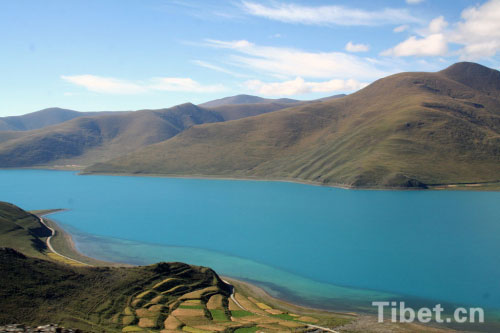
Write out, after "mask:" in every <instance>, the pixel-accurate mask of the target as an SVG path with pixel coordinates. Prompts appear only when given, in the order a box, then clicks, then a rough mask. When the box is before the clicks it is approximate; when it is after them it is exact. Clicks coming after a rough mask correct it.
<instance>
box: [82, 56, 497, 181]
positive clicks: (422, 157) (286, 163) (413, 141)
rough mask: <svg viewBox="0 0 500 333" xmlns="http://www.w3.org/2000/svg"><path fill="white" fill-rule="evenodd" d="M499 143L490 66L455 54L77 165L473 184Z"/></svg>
mask: <svg viewBox="0 0 500 333" xmlns="http://www.w3.org/2000/svg"><path fill="white" fill-rule="evenodd" d="M499 147H500V72H498V71H496V70H492V69H489V68H487V67H484V66H481V65H478V64H473V63H458V64H455V65H453V66H451V67H450V68H448V69H446V70H443V71H441V72H437V73H401V74H396V75H392V76H389V77H387V78H384V79H381V80H378V81H376V82H374V83H373V84H371V85H370V86H368V87H366V88H364V89H362V90H360V91H359V92H357V93H354V94H352V95H349V96H346V97H343V98H338V99H331V100H326V101H323V102H316V103H308V104H302V105H298V106H292V107H290V108H285V109H282V110H279V111H275V112H271V113H267V114H264V115H260V116H255V117H250V118H244V119H239V120H234V121H229V122H223V123H215V124H204V125H200V126H194V127H192V128H189V129H187V130H186V131H184V132H182V133H181V134H179V135H177V136H175V137H173V138H171V139H169V140H166V141H164V142H160V143H157V144H153V145H150V146H148V147H145V148H142V149H140V150H138V151H136V152H134V153H131V154H128V155H124V156H120V157H117V158H115V159H112V160H110V161H108V162H105V163H98V164H95V165H94V166H91V167H89V168H87V169H86V170H85V171H86V172H89V173H92V172H95V173H139V174H164V175H174V176H175V175H189V176H211V177H241V178H263V179H292V180H299V181H307V182H314V183H320V184H331V185H341V186H346V187H375V188H377V187H390V188H426V187H429V186H438V185H441V184H465V183H468V184H474V183H479V185H481V183H485V184H486V183H495V182H499V181H500V149H499ZM468 188H469V189H474V188H476V189H477V188H481V186H479V187H468Z"/></svg>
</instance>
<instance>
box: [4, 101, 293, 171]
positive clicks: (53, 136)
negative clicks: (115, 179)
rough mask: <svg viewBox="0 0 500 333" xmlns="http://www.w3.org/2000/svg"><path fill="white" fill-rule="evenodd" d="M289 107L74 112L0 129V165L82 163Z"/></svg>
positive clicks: (262, 104)
mask: <svg viewBox="0 0 500 333" xmlns="http://www.w3.org/2000/svg"><path fill="white" fill-rule="evenodd" d="M287 106H289V104H287V103H281V104H280V103H259V104H242V105H239V104H236V105H224V106H221V107H218V108H213V109H208V108H201V107H198V106H195V105H193V104H190V103H186V104H182V105H178V106H175V107H172V108H169V109H161V110H142V111H136V112H116V113H110V114H105V115H100V114H97V115H94V116H85V117H83V116H81V115H80V113H78V112H76V113H77V114H79V116H78V117H77V118H76V119H72V120H69V121H66V122H64V123H61V124H57V125H53V126H49V127H44V128H41V129H38V130H32V131H1V130H0V167H30V166H53V165H59V166H64V165H84V166H86V165H90V164H93V163H96V162H99V161H102V160H107V159H109V158H112V157H116V156H120V155H123V154H126V153H130V152H133V151H135V150H136V149H138V148H142V147H145V146H147V145H150V144H154V143H157V142H161V141H164V140H167V139H169V138H171V137H173V136H175V135H177V134H179V133H180V132H182V131H184V130H186V129H187V128H190V127H192V126H194V125H199V124H204V123H213V122H222V121H226V120H233V119H240V118H245V117H250V116H254V115H259V114H262V113H268V112H272V111H276V110H279V109H282V108H284V107H287ZM41 112H42V111H41ZM44 114H45V113H44ZM27 116H29V115H26V116H22V117H27ZM39 117H42V115H39ZM46 120H47V119H46ZM47 121H48V120H47Z"/></svg>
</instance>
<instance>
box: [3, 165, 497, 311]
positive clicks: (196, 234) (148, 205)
mask: <svg viewBox="0 0 500 333" xmlns="http://www.w3.org/2000/svg"><path fill="white" fill-rule="evenodd" d="M0 200H2V201H9V202H13V203H15V204H17V205H19V206H21V207H22V208H25V209H45V208H67V209H68V210H67V211H65V212H61V213H57V214H54V215H52V216H51V218H53V219H55V220H57V221H58V222H60V223H61V224H62V225H63V226H64V227H65V228H67V229H68V230H69V232H70V233H71V234H73V236H74V237H75V241H76V244H77V247H78V248H79V249H80V250H81V251H82V252H83V253H85V254H87V255H90V256H94V257H97V258H101V259H105V260H114V261H123V262H129V263H137V264H146V263H152V262H156V261H159V260H164V261H185V262H188V263H192V264H197V265H204V266H209V267H212V268H214V269H215V270H216V271H217V272H219V273H221V274H223V275H227V276H232V277H236V278H243V279H247V280H251V281H253V282H255V283H257V284H260V285H262V286H264V287H265V289H266V290H268V291H269V292H270V293H271V294H273V295H275V296H280V297H284V298H286V299H289V300H293V301H296V302H298V303H302V304H306V305H313V306H317V307H323V308H331V309H339V308H342V309H348V308H349V306H351V307H353V309H354V308H356V309H359V308H366V309H369V308H370V304H371V301H378V300H383V299H404V300H408V301H412V302H423V303H426V302H430V303H432V302H434V300H435V301H440V302H450V303H460V304H469V305H473V306H483V307H487V308H500V265H499V264H498V263H499V262H500V261H499V260H500V192H461V191H361V190H355V191H354V190H343V189H335V188H328V187H319V186H311V185H304V184H294V183H283V182H264V181H232V180H206V179H175V178H151V177H122V176H77V175H76V174H75V173H74V172H64V171H47V170H0ZM341 286H342V287H341ZM402 295H404V296H402ZM426 300H427V301H426ZM348 305H349V306H348Z"/></svg>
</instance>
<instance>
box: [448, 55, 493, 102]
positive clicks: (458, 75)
mask: <svg viewBox="0 0 500 333" xmlns="http://www.w3.org/2000/svg"><path fill="white" fill-rule="evenodd" d="M439 73H441V74H443V75H444V76H446V77H447V78H450V79H452V80H455V81H457V82H460V83H462V84H464V85H466V86H469V87H471V88H473V89H476V90H479V91H483V92H488V93H492V92H493V93H497V94H498V93H500V72H499V71H497V70H495V69H492V68H489V67H486V66H483V65H480V64H477V63H474V62H458V63H456V64H453V65H451V66H450V67H448V68H446V69H444V70H442V71H440V72H439Z"/></svg>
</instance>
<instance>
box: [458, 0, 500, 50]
mask: <svg viewBox="0 0 500 333" xmlns="http://www.w3.org/2000/svg"><path fill="white" fill-rule="evenodd" d="M450 40H451V41H452V42H454V43H457V44H461V45H463V46H464V47H463V48H462V49H461V50H460V51H459V52H460V55H461V58H462V59H468V60H473V59H479V58H484V57H491V56H494V55H495V54H496V53H497V52H498V51H500V0H491V1H488V2H486V3H484V4H483V5H477V6H474V7H470V8H467V9H465V10H464V11H463V12H462V21H461V22H459V23H458V24H457V27H456V29H455V31H453V32H452V33H451V34H450Z"/></svg>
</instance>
